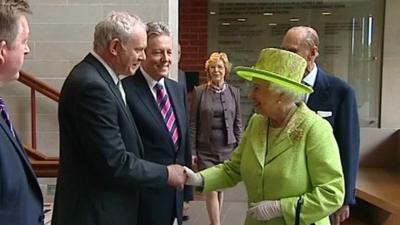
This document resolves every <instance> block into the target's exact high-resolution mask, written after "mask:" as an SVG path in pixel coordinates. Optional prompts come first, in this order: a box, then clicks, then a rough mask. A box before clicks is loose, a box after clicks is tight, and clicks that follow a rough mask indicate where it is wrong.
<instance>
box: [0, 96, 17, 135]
mask: <svg viewBox="0 0 400 225" xmlns="http://www.w3.org/2000/svg"><path fill="white" fill-rule="evenodd" d="M0 114H1V118H3V120H4V121H5V122H6V123H7V125H8V127H10V131H11V133H12V135H13V136H14V137H15V131H14V128H13V125H12V123H11V120H10V115H9V114H8V111H7V106H6V104H4V101H3V98H1V97H0Z"/></svg>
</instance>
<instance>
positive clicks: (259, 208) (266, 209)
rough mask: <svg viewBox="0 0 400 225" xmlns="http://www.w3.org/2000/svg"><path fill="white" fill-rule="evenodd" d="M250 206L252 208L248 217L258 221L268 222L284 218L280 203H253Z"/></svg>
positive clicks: (248, 212)
mask: <svg viewBox="0 0 400 225" xmlns="http://www.w3.org/2000/svg"><path fill="white" fill-rule="evenodd" d="M250 206H252V207H251V208H250V209H248V210H247V215H249V216H251V217H253V218H254V219H256V220H258V221H267V220H270V219H273V218H276V217H280V216H282V213H281V204H280V203H279V201H268V200H266V201H261V202H258V203H255V204H254V203H251V204H250Z"/></svg>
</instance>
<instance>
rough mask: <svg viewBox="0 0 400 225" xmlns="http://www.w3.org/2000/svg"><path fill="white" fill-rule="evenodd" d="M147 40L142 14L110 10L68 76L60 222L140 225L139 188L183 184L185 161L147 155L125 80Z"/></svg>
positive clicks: (62, 118)
mask: <svg viewBox="0 0 400 225" xmlns="http://www.w3.org/2000/svg"><path fill="white" fill-rule="evenodd" d="M146 42H147V37H146V27H145V25H144V24H143V23H142V22H141V21H140V19H139V18H138V17H136V16H133V15H130V14H128V13H126V12H111V13H110V14H109V15H108V16H107V17H106V18H105V19H104V20H103V21H101V22H100V23H98V24H97V25H96V28H95V34H94V42H93V43H94V51H93V52H91V53H90V54H88V55H87V56H86V57H85V58H84V59H83V61H82V62H80V63H79V64H78V65H76V66H75V67H74V68H73V69H72V71H71V73H70V74H69V75H68V77H67V79H66V80H65V83H64V85H63V87H62V90H61V96H60V104H59V124H60V142H61V143H60V145H61V149H60V168H59V176H58V180H57V189H56V196H55V203H54V212H53V219H52V224H53V225H115V224H118V225H136V224H139V223H138V221H137V217H138V213H139V212H138V211H139V208H138V207H139V190H140V188H142V187H157V188H160V189H161V190H163V189H174V188H173V187H168V186H167V184H170V185H172V186H176V187H178V188H183V185H182V182H184V181H185V180H186V176H185V175H184V173H183V169H182V166H180V165H169V164H163V165H160V164H156V163H152V162H148V161H145V160H143V145H142V141H141V139H140V136H139V134H138V132H137V129H136V124H135V121H134V120H133V118H132V115H131V114H130V112H129V109H128V108H127V107H126V103H125V92H124V90H123V88H122V85H121V82H120V80H119V76H118V75H120V74H133V73H134V72H135V71H136V69H137V68H138V66H139V65H140V63H141V62H142V61H143V60H144V59H145V58H146V56H145V53H144V49H145V47H146ZM140 122H141V121H140ZM141 123H142V122H141ZM172 163H173V162H172ZM166 165H169V166H166ZM147 210H151V209H147Z"/></svg>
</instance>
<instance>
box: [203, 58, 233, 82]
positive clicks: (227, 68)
mask: <svg viewBox="0 0 400 225" xmlns="http://www.w3.org/2000/svg"><path fill="white" fill-rule="evenodd" d="M218 60H221V61H222V62H223V63H224V67H225V80H227V79H228V78H229V74H230V72H231V69H232V63H230V62H229V59H228V55H227V54H226V53H225V52H213V53H211V55H210V57H209V58H208V59H207V61H206V63H205V65H204V70H205V71H206V74H207V78H208V79H210V77H209V71H208V69H209V66H210V62H217V61H218Z"/></svg>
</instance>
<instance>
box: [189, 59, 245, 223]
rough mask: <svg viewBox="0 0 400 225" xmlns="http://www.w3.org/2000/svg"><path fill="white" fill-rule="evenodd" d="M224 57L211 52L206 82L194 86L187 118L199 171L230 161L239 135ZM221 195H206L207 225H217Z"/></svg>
mask: <svg viewBox="0 0 400 225" xmlns="http://www.w3.org/2000/svg"><path fill="white" fill-rule="evenodd" d="M231 67H232V65H231V63H230V62H229V60H228V56H227V55H226V54H225V53H223V52H214V53H212V54H211V55H210V58H209V59H208V60H207V61H206V63H205V71H206V74H207V80H208V81H207V83H206V84H203V85H200V86H198V87H195V89H194V93H193V95H194V96H193V102H192V108H191V116H190V130H191V141H192V154H193V155H194V157H193V158H194V163H197V164H198V168H199V170H203V169H206V168H209V167H211V166H214V165H217V164H219V163H221V162H223V161H224V160H226V159H229V158H230V155H231V153H232V151H233V149H234V148H235V147H236V146H237V144H238V143H239V140H240V137H241V135H242V122H241V115H240V93H239V89H238V88H235V87H233V86H232V85H230V84H228V83H227V82H226V80H227V78H228V77H229V72H230V70H231ZM222 203H223V192H222V191H221V190H218V191H212V192H209V193H207V195H206V206H207V211H208V216H209V218H210V222H211V225H220V214H221V209H222Z"/></svg>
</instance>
